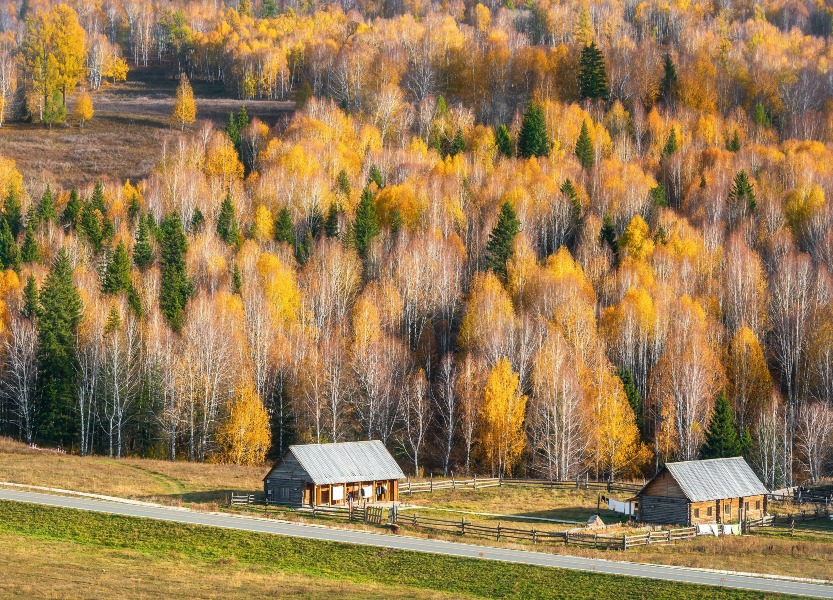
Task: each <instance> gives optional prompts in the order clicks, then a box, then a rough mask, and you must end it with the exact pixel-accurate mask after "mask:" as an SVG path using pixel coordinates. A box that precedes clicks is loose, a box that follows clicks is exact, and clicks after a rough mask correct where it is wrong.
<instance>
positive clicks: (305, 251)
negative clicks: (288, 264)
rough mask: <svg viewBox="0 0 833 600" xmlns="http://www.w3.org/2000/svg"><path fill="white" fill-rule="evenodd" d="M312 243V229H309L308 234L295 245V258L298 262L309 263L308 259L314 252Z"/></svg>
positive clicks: (301, 263)
mask: <svg viewBox="0 0 833 600" xmlns="http://www.w3.org/2000/svg"><path fill="white" fill-rule="evenodd" d="M312 244H313V240H312V231H310V230H309V229H307V234H306V235H305V236H304V239H303V240H302V241H301V243H300V244H298V245H297V246H295V260H297V261H298V264H300V265H305V264H307V261H308V260H309V257H310V255H311V254H312Z"/></svg>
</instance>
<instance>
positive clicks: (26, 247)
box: [20, 221, 40, 263]
mask: <svg viewBox="0 0 833 600" xmlns="http://www.w3.org/2000/svg"><path fill="white" fill-rule="evenodd" d="M20 260H21V262H24V263H36V262H40V249H39V248H38V242H37V240H36V239H35V227H34V225H33V223H32V222H31V221H30V222H29V223H27V224H26V232H25V233H24V234H23V244H21V246H20Z"/></svg>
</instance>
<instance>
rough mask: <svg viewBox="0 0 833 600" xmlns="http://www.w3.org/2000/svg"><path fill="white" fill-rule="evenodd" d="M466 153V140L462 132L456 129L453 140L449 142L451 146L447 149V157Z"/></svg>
mask: <svg viewBox="0 0 833 600" xmlns="http://www.w3.org/2000/svg"><path fill="white" fill-rule="evenodd" d="M465 151H466V140H465V138H464V137H463V132H462V131H461V130H460V129H459V128H458V129H457V133H456V134H455V135H454V139H452V140H451V144H449V147H448V155H449V156H457V155H458V154H460V153H461V152H465Z"/></svg>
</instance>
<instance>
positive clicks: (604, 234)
mask: <svg viewBox="0 0 833 600" xmlns="http://www.w3.org/2000/svg"><path fill="white" fill-rule="evenodd" d="M599 243H600V244H607V245H608V247H609V248H610V249H611V250H612V251H613V256H617V255H618V254H619V242H618V240H617V239H616V229H615V228H614V227H613V220H612V219H611V218H610V215H605V216H604V219H603V220H602V228H601V230H600V231H599Z"/></svg>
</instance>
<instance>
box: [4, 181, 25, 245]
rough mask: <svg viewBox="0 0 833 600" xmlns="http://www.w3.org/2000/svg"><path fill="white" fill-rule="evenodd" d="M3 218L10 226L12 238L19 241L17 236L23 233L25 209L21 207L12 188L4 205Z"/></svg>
mask: <svg viewBox="0 0 833 600" xmlns="http://www.w3.org/2000/svg"><path fill="white" fill-rule="evenodd" d="M3 218H4V219H5V220H6V222H7V223H8V224H9V229H10V230H11V232H12V237H14V239H17V236H18V235H20V232H21V231H23V209H22V208H21V206H20V198H18V196H17V194H16V193H15V191H14V190H13V189H12V188H9V194H8V195H7V196H6V201H5V202H4V203H3Z"/></svg>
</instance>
